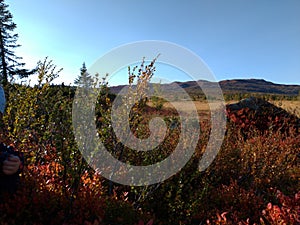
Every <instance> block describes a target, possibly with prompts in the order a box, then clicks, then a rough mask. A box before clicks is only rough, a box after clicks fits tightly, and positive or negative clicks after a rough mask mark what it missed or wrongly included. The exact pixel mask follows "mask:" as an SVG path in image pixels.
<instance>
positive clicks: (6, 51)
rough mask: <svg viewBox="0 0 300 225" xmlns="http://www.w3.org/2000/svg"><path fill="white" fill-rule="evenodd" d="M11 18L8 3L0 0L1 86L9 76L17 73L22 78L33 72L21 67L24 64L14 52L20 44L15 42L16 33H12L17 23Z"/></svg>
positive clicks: (6, 81) (4, 84)
mask: <svg viewBox="0 0 300 225" xmlns="http://www.w3.org/2000/svg"><path fill="white" fill-rule="evenodd" d="M12 19H13V16H12V14H11V13H10V12H9V10H8V5H7V4H5V2H4V0H0V81H1V83H2V85H3V86H6V84H7V83H8V78H9V77H12V76H15V75H17V76H19V77H20V78H24V77H28V76H29V75H31V74H33V73H34V72H35V69H34V70H27V69H23V66H24V65H25V64H24V63H21V62H20V60H21V59H22V58H21V57H18V56H16V55H15V53H14V49H15V48H17V47H20V45H19V44H17V39H18V34H16V33H14V30H15V28H16V27H17V25H16V24H15V23H14V22H13V20H12Z"/></svg>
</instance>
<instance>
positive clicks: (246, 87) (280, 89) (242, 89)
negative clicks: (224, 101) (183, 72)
mask: <svg viewBox="0 0 300 225" xmlns="http://www.w3.org/2000/svg"><path fill="white" fill-rule="evenodd" d="M198 83H200V84H201V86H202V87H207V88H209V87H211V86H214V83H213V82H210V81H205V80H199V81H198V82H195V81H186V82H172V83H169V84H162V86H163V88H164V90H166V91H171V92H176V90H177V89H178V86H180V87H181V88H183V89H185V90H186V91H187V92H189V93H196V92H199V91H201V90H200V88H199V85H198ZM219 85H220V87H221V89H222V91H223V92H224V93H263V94H279V95H289V96H296V95H298V94H299V91H300V85H285V84H275V83H272V82H270V81H265V80H263V79H233V80H223V81H220V82H219ZM125 86H126V85H120V86H113V87H111V88H110V90H111V92H112V93H118V92H119V91H120V90H121V89H122V88H123V87H125Z"/></svg>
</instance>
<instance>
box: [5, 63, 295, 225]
mask: <svg viewBox="0 0 300 225" xmlns="http://www.w3.org/2000/svg"><path fill="white" fill-rule="evenodd" d="M152 67H154V65H153V64H150V65H148V67H146V66H145V67H144V70H141V71H139V70H138V68H137V69H136V70H135V71H131V72H129V78H130V79H131V80H130V79H129V80H130V82H131V83H133V80H136V79H137V80H138V81H139V82H140V84H141V86H140V87H143V88H145V87H146V86H147V82H149V81H150V79H151V76H143V74H145V73H143V72H147V70H148V72H149V71H151V69H152ZM137 71H139V72H137ZM36 73H37V75H38V79H39V81H38V84H36V85H29V84H27V85H25V84H22V85H21V84H18V83H11V84H9V86H8V87H7V91H8V92H9V98H8V101H7V103H8V104H7V108H6V113H5V116H4V118H3V121H2V123H3V124H4V126H5V129H3V130H2V131H1V134H0V135H1V141H3V142H5V143H11V144H13V145H14V146H15V148H17V149H18V150H20V151H22V152H24V154H25V158H26V164H25V169H24V171H23V172H22V174H21V183H20V186H19V190H18V192H17V193H16V194H15V195H14V196H11V197H9V198H7V199H5V201H4V202H3V203H1V204H0V211H1V214H0V221H1V224H107V225H108V224H111V225H115V224H120V225H121V224H122V225H126V224H128V225H134V224H138V225H142V224H149V225H150V224H197V225H198V224H266V225H267V224H299V223H300V218H299V215H300V214H299V210H300V190H299V187H300V184H299V174H300V171H299V168H300V167H299V165H300V155H299V154H300V138H299V131H300V130H299V129H300V128H299V118H298V117H296V116H295V115H292V114H290V113H288V112H287V111H285V110H283V109H281V108H278V107H275V106H274V105H273V104H270V105H269V104H268V103H267V102H265V101H263V100H257V101H262V103H261V104H262V107H261V108H260V110H253V109H251V107H250V108H249V107H248V108H247V107H243V108H241V109H235V108H230V107H229V106H228V107H227V110H226V113H227V128H226V135H225V138H224V141H223V144H222V146H221V149H220V151H219V154H218V155H217V157H216V158H215V160H214V161H213V163H212V164H211V165H210V166H209V168H208V169H207V170H205V171H199V170H198V162H199V160H200V159H201V156H202V154H203V151H204V150H205V147H206V144H207V141H208V137H209V134H210V120H209V113H208V114H207V117H204V118H205V119H201V118H202V117H201V116H200V121H201V122H200V127H201V135H200V138H199V140H198V145H197V148H196V149H195V153H194V155H193V156H192V158H191V159H190V160H189V162H188V163H187V164H186V165H185V167H184V168H182V170H180V171H179V172H178V173H177V174H175V175H174V176H172V177H171V178H169V179H167V180H165V181H164V182H161V183H158V184H153V185H149V186H140V187H134V186H124V185H120V184H117V183H113V182H111V181H109V180H108V179H106V178H104V177H102V176H101V171H97V170H94V169H92V168H91V167H90V166H89V165H88V164H87V163H86V161H85V159H84V158H83V156H82V154H81V152H80V150H79V149H78V146H77V144H76V141H75V138H74V134H73V127H72V104H73V100H74V95H75V91H76V87H74V86H65V85H51V83H52V81H53V80H54V79H56V77H57V76H58V74H59V69H57V68H56V67H55V66H54V65H53V63H52V61H49V60H48V59H46V60H45V61H43V62H39V64H38V70H37V72H36ZM99 80H100V88H101V91H100V94H99V96H98V100H97V104H96V112H95V113H96V116H97V119H96V121H97V122H96V125H97V128H98V132H99V136H100V137H101V140H102V141H103V142H104V143H105V145H106V147H107V149H108V151H110V152H111V154H112V155H114V157H115V158H117V159H119V160H121V161H123V162H131V163H136V164H138V165H148V164H151V163H153V162H156V161H159V160H162V159H163V158H165V157H166V156H168V155H169V154H170V153H171V152H172V149H173V148H174V146H176V144H177V138H176V137H178V135H180V128H179V126H178V127H177V128H175V129H169V132H168V136H167V137H166V138H165V141H164V143H162V144H161V146H160V147H159V148H158V149H156V150H155V151H154V153H153V154H152V155H151V154H150V155H148V154H141V155H137V154H136V153H134V152H132V151H130V149H127V148H126V147H125V146H122V145H120V143H118V142H117V141H116V140H115V135H114V133H113V130H112V129H111V128H110V126H109V125H110V123H111V122H110V109H111V105H112V102H113V100H114V98H115V95H113V94H111V93H110V92H109V88H108V86H107V83H106V81H105V79H104V80H102V79H99ZM98 82H99V81H98ZM139 82H138V83H139ZM158 100H159V99H158ZM154 101H155V99H154ZM164 103H165V102H163V104H164ZM272 110H273V111H272ZM153 115H156V116H157V115H160V116H162V117H163V118H164V120H165V121H166V123H167V124H168V125H169V128H170V127H171V126H172V124H174V121H175V122H176V123H180V120H178V115H177V114H176V111H175V110H174V109H172V108H165V107H162V106H159V107H154V106H153V104H147V101H146V100H142V101H140V102H138V103H136V105H135V107H134V108H133V110H132V114H131V117H132V118H131V121H132V123H131V126H132V130H133V132H134V131H137V130H139V133H135V135H137V136H138V137H143V135H147V132H149V130H148V124H147V122H148V121H149V118H150V117H151V116H153ZM199 115H200V114H199ZM191 122H194V121H191ZM136 128H139V129H136Z"/></svg>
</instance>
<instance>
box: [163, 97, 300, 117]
mask: <svg viewBox="0 0 300 225" xmlns="http://www.w3.org/2000/svg"><path fill="white" fill-rule="evenodd" d="M235 102H236V101H231V102H226V104H229V103H235ZM270 103H272V104H274V105H276V106H277V107H280V108H283V109H285V110H286V111H288V112H289V113H292V114H294V115H296V116H298V117H300V101H287V100H283V101H270ZM193 104H194V105H195V106H196V109H197V110H198V112H199V113H208V112H209V111H210V108H209V105H208V103H207V102H205V101H194V102H193ZM172 107H174V108H180V109H183V110H184V111H186V112H187V113H189V112H191V111H192V109H193V108H192V106H191V102H189V101H175V102H172V104H171V103H169V102H167V103H165V104H164V108H172ZM212 107H214V104H213V103H212Z"/></svg>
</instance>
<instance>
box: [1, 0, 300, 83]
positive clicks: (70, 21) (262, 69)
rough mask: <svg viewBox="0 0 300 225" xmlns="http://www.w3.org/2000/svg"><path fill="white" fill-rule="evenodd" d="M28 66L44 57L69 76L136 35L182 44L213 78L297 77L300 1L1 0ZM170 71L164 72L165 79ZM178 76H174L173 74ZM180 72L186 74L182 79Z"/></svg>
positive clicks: (292, 80)
mask: <svg viewBox="0 0 300 225" xmlns="http://www.w3.org/2000/svg"><path fill="white" fill-rule="evenodd" d="M6 3H7V4H9V10H10V12H11V13H12V14H13V16H14V22H15V23H16V24H17V29H16V32H17V33H18V34H19V40H18V43H19V44H21V45H22V47H20V48H19V49H18V50H17V51H16V52H17V54H18V55H20V56H22V57H23V61H24V62H26V63H27V67H32V66H34V65H36V62H37V61H38V60H43V59H44V58H45V57H46V56H48V57H49V59H51V60H53V62H54V63H55V64H56V65H57V66H58V67H62V68H64V70H63V72H62V73H61V77H60V78H59V79H58V80H57V82H65V83H66V84H69V83H72V82H73V81H74V79H75V78H76V77H77V76H78V75H79V73H80V68H81V66H82V63H83V62H85V63H86V65H87V67H89V66H91V65H92V64H93V63H94V62H95V61H96V60H97V59H99V58H100V57H101V56H102V55H104V54H105V53H106V52H108V51H110V50H111V49H113V48H115V47H117V46H120V45H124V44H126V43H131V42H135V41H142V40H162V41H168V42H173V43H176V44H178V45H181V46H183V47H185V48H187V49H189V50H191V51H192V52H194V53H195V54H197V55H198V56H199V57H201V58H202V60H203V61H204V62H205V63H206V64H207V65H208V67H209V68H210V69H211V70H212V72H213V73H214V75H215V77H216V79H217V80H224V79H235V78H259V79H265V80H268V81H272V82H275V83H284V84H291V83H293V84H300V75H299V74H300V1H298V0H287V1H279V0H278V1H271V0H251V1H250V0H249V1H246V0H189V1H183V0H181V1H174V0H160V1H158V0H154V1H143V0H139V1H137V0H127V1H124V0H85V1H83V0H81V1H79V0H72V1H71V0H51V1H40V0H26V1H16V0H6ZM172 79H173V78H172V77H170V80H172ZM174 79H175V80H180V76H178V75H177V76H174ZM182 79H183V80H184V79H185V78H184V77H183V78H182Z"/></svg>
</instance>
